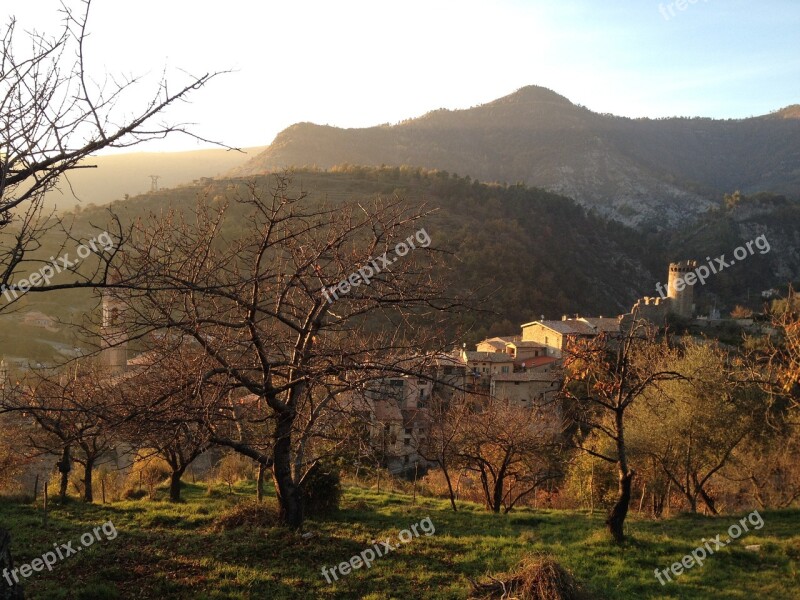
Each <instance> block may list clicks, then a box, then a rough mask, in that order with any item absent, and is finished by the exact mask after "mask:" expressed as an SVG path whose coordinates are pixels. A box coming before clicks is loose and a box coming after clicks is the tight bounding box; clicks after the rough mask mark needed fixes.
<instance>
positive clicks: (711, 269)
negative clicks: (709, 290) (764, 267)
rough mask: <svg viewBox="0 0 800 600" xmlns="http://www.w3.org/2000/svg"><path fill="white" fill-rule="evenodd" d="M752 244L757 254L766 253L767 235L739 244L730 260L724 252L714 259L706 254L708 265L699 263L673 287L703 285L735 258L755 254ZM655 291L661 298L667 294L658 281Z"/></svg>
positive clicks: (733, 263) (767, 249)
mask: <svg viewBox="0 0 800 600" xmlns="http://www.w3.org/2000/svg"><path fill="white" fill-rule="evenodd" d="M753 246H755V247H756V248H757V249H758V251H759V254H766V253H767V252H769V251H770V249H771V247H770V245H769V241H768V240H767V236H766V235H763V234H762V235H760V236H758V237H757V238H755V239H754V240H750V241H749V242H747V243H746V244H744V246H739V247H738V248H736V250H734V251H733V257H734V258H732V259H730V260H725V255H724V254H723V255H722V256H719V257H717V258H715V259H714V260H711V257H710V256H706V260H707V261H708V265H700V266H699V267H697V268H696V269H695V270H694V271H692V272H690V273H687V274H686V275H684V276H683V277H678V278H677V279H676V280H675V289H676V290H677V291H679V292H682V291H683V290H684V289H685V288H686V286H687V285H695V284H696V283H699V284H700V285H705V283H706V279H708V278H709V277H710V276H711V275H712V274H714V275H716V274H717V273H719V272H721V271H722V270H723V269H726V268H727V267H732V266H733V265H735V264H736V261H737V260H738V261H740V262H741V261H743V260H744V259H745V258H747V257H748V256H753V254H755V250H753ZM734 259H735V260H734ZM656 291H657V292H658V295H659V296H661V299H662V300H664V299H665V298H667V294H665V293H664V286H663V284H662V283H661V282H660V281H659V282H658V283H657V284H656Z"/></svg>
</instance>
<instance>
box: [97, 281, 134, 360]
mask: <svg viewBox="0 0 800 600" xmlns="http://www.w3.org/2000/svg"><path fill="white" fill-rule="evenodd" d="M112 278H113V276H112ZM115 280H116V278H113V279H110V280H109V283H112V282H113V281H115ZM124 308H125V305H124V303H123V302H122V300H120V299H119V298H118V297H117V296H116V295H115V294H114V291H113V290H104V291H103V324H102V326H101V328H100V348H101V350H100V363H101V364H102V365H103V366H104V367H107V368H108V369H110V370H111V372H112V373H113V374H114V375H117V374H119V373H123V372H124V371H125V369H127V367H128V335H127V332H126V330H125V325H124V323H123V319H122V315H123V311H124Z"/></svg>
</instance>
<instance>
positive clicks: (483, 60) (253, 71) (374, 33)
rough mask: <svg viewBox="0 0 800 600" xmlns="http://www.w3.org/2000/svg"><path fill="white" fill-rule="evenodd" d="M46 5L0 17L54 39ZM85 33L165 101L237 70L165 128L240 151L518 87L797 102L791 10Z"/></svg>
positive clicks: (713, 103)
mask: <svg viewBox="0 0 800 600" xmlns="http://www.w3.org/2000/svg"><path fill="white" fill-rule="evenodd" d="M65 1H66V2H67V3H69V4H71V5H73V6H78V2H77V1H76V0H65ZM58 6H59V2H58V0H2V3H1V4H0V17H2V22H3V27H4V26H5V23H6V22H7V19H8V16H9V15H11V14H14V15H16V16H17V17H18V21H19V23H20V26H21V27H24V28H26V29H34V28H35V29H38V30H43V31H55V28H56V26H57V18H58V14H57V9H58ZM670 6H672V9H671V10H670ZM680 6H683V10H681V9H680ZM88 29H89V31H90V32H91V37H90V40H89V44H88V48H87V50H88V53H89V56H90V57H91V61H92V62H91V68H92V71H93V72H94V73H95V74H96V76H98V75H101V74H102V73H104V72H108V73H110V74H120V73H123V74H129V73H131V74H136V75H141V74H150V76H151V77H157V76H158V75H160V73H161V72H162V71H163V70H164V69H166V70H167V73H168V74H169V78H170V81H172V82H174V87H175V88H177V87H178V84H179V83H180V82H181V81H182V75H181V72H180V70H181V69H183V70H185V71H188V72H190V73H194V74H201V73H205V72H207V71H211V70H226V69H232V70H234V72H232V73H229V74H226V75H224V76H222V77H220V78H219V79H217V80H215V81H213V82H212V83H211V84H209V85H208V87H207V88H205V89H203V90H201V91H199V92H197V93H196V94H195V95H194V97H193V100H192V102H191V104H188V105H187V104H181V105H180V106H178V107H177V109H176V110H175V111H173V112H172V113H171V114H170V115H169V116H170V118H171V119H173V120H180V121H191V122H194V123H196V125H195V126H194V130H195V131H196V132H197V133H198V134H200V135H202V136H204V137H208V138H212V139H215V140H219V141H221V142H224V143H226V144H229V145H233V146H240V147H246V146H257V145H266V144H268V143H270V142H271V141H272V139H273V138H274V137H275V135H276V134H277V133H278V132H279V131H280V130H282V129H283V128H285V127H287V126H289V125H291V124H292V123H296V122H299V121H311V122H314V123H320V124H329V125H336V126H339V127H366V126H370V125H376V124H381V123H395V122H397V121H400V120H403V119H406V118H410V117H415V116H419V115H422V114H424V113H426V112H428V111H430V110H433V109H437V108H450V109H457V108H468V107H470V106H474V105H477V104H482V103H485V102H489V101H491V100H493V99H495V98H498V97H500V96H504V95H507V94H509V93H511V92H513V91H514V90H516V89H518V88H519V87H522V86H524V85H530V84H536V85H542V86H545V87H548V88H550V89H553V90H554V91H556V92H558V93H559V94H562V95H564V96H566V97H567V98H569V99H570V100H572V101H573V102H575V103H578V104H582V105H584V106H587V107H588V108H590V109H591V110H594V111H596V112H609V113H614V114H618V115H624V116H630V117H642V116H648V117H663V116H673V115H686V116H709V117H715V118H739V117H747V116H751V115H758V114H764V113H768V112H770V111H772V110H775V109H778V108H782V107H784V106H787V105H789V104H797V103H800V1H798V0H695V1H694V2H692V1H691V0H681V1H680V2H677V1H672V2H662V3H660V4H659V2H656V1H651V0H607V1H601V0H591V1H589V0H557V1H556V0H546V1H545V0H541V1H540V0H516V1H512V0H500V1H496V2H488V1H487V2H478V1H473V0H458V1H450V0H405V1H403V2H385V1H379V0H369V1H356V0H340V1H337V2H332V1H331V0H323V1H308V0H299V1H295V0H292V1H282V2H276V1H270V0H263V1H255V0H226V1H224V2H210V1H208V0H159V1H156V0H135V1H133V0H94V2H93V5H92V13H91V15H90V21H89V27H88ZM172 87H173V85H171V86H170V88H171V89H172ZM198 147H199V146H198V144H197V142H195V141H194V140H191V139H189V138H185V137H181V136H176V137H174V138H171V139H168V140H165V141H163V142H158V143H153V144H151V145H149V146H147V147H143V148H141V149H143V150H181V149H195V148H198Z"/></svg>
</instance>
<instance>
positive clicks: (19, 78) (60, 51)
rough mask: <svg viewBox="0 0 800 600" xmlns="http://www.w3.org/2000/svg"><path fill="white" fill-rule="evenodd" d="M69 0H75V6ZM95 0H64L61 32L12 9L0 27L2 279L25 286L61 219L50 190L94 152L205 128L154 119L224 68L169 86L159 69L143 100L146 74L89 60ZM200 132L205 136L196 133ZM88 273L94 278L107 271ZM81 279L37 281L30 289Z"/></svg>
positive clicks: (65, 181)
mask: <svg viewBox="0 0 800 600" xmlns="http://www.w3.org/2000/svg"><path fill="white" fill-rule="evenodd" d="M71 4H76V5H77V7H78V8H77V9H75V8H73V7H72V6H71ZM90 8H91V0H78V1H77V2H74V3H70V2H66V3H65V4H64V5H63V8H62V12H63V21H62V26H61V29H60V31H59V32H57V33H56V34H55V35H47V34H38V33H29V32H24V33H20V32H19V31H18V27H17V22H16V20H15V19H14V18H13V17H12V18H11V19H10V20H9V21H8V23H7V25H6V27H5V29H4V31H3V33H2V37H0V229H3V228H5V227H6V226H8V225H12V224H13V228H12V229H13V231H12V232H11V233H10V234H9V236H8V239H5V238H4V239H3V240H2V243H0V285H2V286H5V287H3V288H2V289H4V290H5V289H9V290H13V291H17V292H19V291H26V290H20V288H19V287H18V286H17V285H15V283H14V279H15V273H16V271H17V270H18V269H19V267H20V266H21V265H22V263H23V262H25V261H26V260H30V259H29V258H28V255H29V254H30V252H31V251H34V250H36V249H38V248H39V247H40V245H41V240H42V237H43V236H44V235H45V234H46V233H48V232H50V231H52V230H53V229H54V228H57V227H62V228H63V224H62V223H60V221H59V220H58V219H54V218H52V215H49V214H47V213H44V212H43V198H44V195H45V193H46V192H48V191H49V190H51V189H53V188H55V187H56V186H58V185H67V186H68V185H69V181H68V179H67V178H66V176H67V175H68V174H69V172H70V171H72V170H74V169H79V168H88V167H91V165H90V164H87V159H89V158H90V157H91V156H92V155H93V154H94V153H96V152H98V151H100V150H103V149H107V148H125V147H129V146H133V145H136V144H139V143H141V142H144V141H147V140H153V139H159V138H163V137H164V136H166V135H168V134H171V133H184V134H187V135H190V136H192V137H195V138H198V136H196V135H195V134H193V133H191V132H190V131H189V130H188V128H187V126H186V125H185V124H182V123H174V124H167V123H163V122H161V123H155V122H154V121H155V119H156V118H157V117H158V116H159V115H160V114H161V113H163V112H164V111H165V110H166V109H167V108H168V107H170V106H171V105H173V104H176V103H178V102H181V101H184V100H186V99H187V98H188V97H189V96H190V95H191V94H192V93H193V92H195V91H197V90H199V89H200V88H202V87H203V86H204V85H206V84H207V83H208V82H209V81H210V80H211V79H213V78H214V77H216V76H217V75H218V74H219V73H207V74H203V75H200V76H188V79H187V81H186V82H185V83H183V84H180V85H178V86H174V84H173V89H172V90H171V91H170V90H169V88H168V86H167V80H166V78H165V77H164V78H162V79H161V80H160V81H159V82H158V83H157V84H156V85H155V87H154V89H153V90H152V92H151V94H150V100H149V101H146V102H145V103H144V104H143V105H142V106H141V107H140V108H139V109H138V110H131V105H130V103H129V102H128V98H129V97H131V96H132V95H133V92H137V93H138V92H139V90H140V88H141V86H142V85H143V84H144V80H143V79H142V78H139V77H116V76H109V75H105V76H104V77H100V78H98V77H96V76H93V74H92V73H89V72H88V71H87V68H86V64H87V60H86V59H87V56H86V40H87V35H88V33H87V31H88V30H87V26H88V19H89V13H90ZM198 139H201V138H198ZM99 275H101V276H99V277H98V278H96V279H95V280H89V281H84V282H82V283H83V285H84V286H86V287H90V286H91V285H93V284H96V283H98V282H100V283H102V282H103V281H105V271H102V272H101V273H99ZM70 286H72V287H74V286H75V284H74V282H70V283H66V282H64V283H63V284H61V285H50V282H49V281H48V282H47V285H39V286H33V287H31V289H32V290H33V291H44V290H48V289H54V288H55V289H57V288H59V287H70Z"/></svg>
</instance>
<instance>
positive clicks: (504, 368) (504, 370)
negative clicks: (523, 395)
mask: <svg viewBox="0 0 800 600" xmlns="http://www.w3.org/2000/svg"><path fill="white" fill-rule="evenodd" d="M500 372H501V373H508V367H507V366H506V367H503V368H501V369H500Z"/></svg>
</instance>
